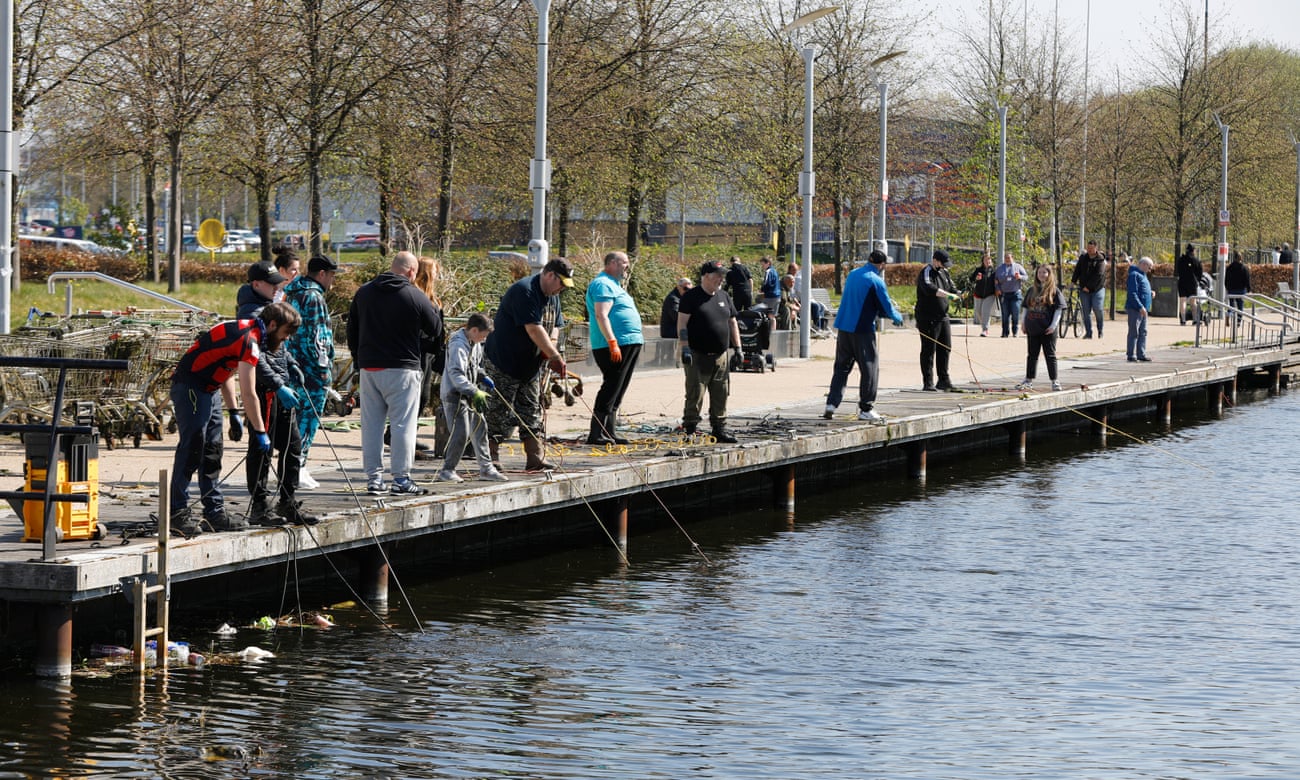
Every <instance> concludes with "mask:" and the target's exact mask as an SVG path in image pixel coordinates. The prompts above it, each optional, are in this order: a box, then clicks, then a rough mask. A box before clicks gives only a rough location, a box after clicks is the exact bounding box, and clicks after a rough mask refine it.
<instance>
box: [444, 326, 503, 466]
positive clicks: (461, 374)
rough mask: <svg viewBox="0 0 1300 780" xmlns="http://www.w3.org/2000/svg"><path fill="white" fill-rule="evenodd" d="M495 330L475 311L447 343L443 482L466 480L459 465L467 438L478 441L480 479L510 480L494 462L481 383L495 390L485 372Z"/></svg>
mask: <svg viewBox="0 0 1300 780" xmlns="http://www.w3.org/2000/svg"><path fill="white" fill-rule="evenodd" d="M491 330H492V325H491V324H490V323H489V322H488V318H487V317H484V316H483V315H482V314H479V313H478V312H475V313H473V314H471V315H469V320H468V321H467V322H466V323H465V327H463V328H461V329H460V330H458V331H456V332H455V333H454V334H452V337H451V340H450V341H449V342H448V343H447V366H446V369H445V370H444V371H443V374H442V391H441V395H442V412H443V414H444V415H446V417H447V426H448V427H449V428H450V429H451V438H450V439H448V441H447V457H446V460H444V461H443V464H442V471H439V472H438V479H439V480H441V481H443V482H464V481H465V480H464V479H462V478H461V476H460V475H459V474H457V473H456V464H457V463H459V462H460V456H461V455H462V454H464V452H465V441H466V439H468V440H469V441H471V442H473V444H474V457H475V458H477V459H478V476H479V479H486V480H489V481H492V482H505V481H506V475H504V474H502V473H501V472H500V471H497V469H496V467H495V466H493V465H492V456H491V454H490V453H489V451H488V439H487V421H486V420H484V419H483V410H484V409H486V408H487V401H488V394H487V393H486V392H484V391H483V390H481V389H480V388H479V386H478V385H479V383H480V382H481V383H483V385H484V386H485V387H487V388H488V389H489V390H490V389H492V380H491V379H488V378H487V377H486V376H485V375H484V374H483V342H484V340H486V339H487V337H488V333H489V332H490V331H491Z"/></svg>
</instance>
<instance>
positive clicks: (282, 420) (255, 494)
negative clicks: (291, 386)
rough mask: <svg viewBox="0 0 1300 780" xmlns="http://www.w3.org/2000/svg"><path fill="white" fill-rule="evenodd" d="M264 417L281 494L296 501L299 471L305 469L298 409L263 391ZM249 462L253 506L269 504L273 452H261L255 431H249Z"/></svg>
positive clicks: (247, 470) (248, 473) (284, 497)
mask: <svg viewBox="0 0 1300 780" xmlns="http://www.w3.org/2000/svg"><path fill="white" fill-rule="evenodd" d="M258 400H259V401H260V402H261V404H262V419H263V420H267V421H269V422H268V423H267V430H266V434H267V435H268V436H270V437H271V452H274V453H275V454H276V461H275V470H276V473H277V474H279V476H280V490H279V496H280V499H281V500H282V501H285V502H289V501H293V495H294V492H295V491H296V490H297V489H298V473H299V472H300V471H301V470H302V435H301V434H300V433H299V431H298V420H297V418H296V416H295V415H296V411H295V410H293V409H285V408H284V407H282V406H281V405H280V403H279V402H278V401H276V400H275V396H272V395H267V394H264V393H263V394H260V395H259V398H258ZM246 435H247V436H248V461H247V462H246V464H245V476H246V477H247V478H248V493H249V495H251V496H252V498H253V501H252V505H253V506H257V505H258V504H259V503H260V504H266V503H267V502H268V501H269V500H270V496H269V495H268V494H269V492H270V491H269V488H268V487H267V481H268V476H269V474H268V472H270V470H271V452H262V451H261V450H260V449H258V448H257V443H256V442H255V441H254V440H253V435H252V431H251V430H250V431H247V432H246Z"/></svg>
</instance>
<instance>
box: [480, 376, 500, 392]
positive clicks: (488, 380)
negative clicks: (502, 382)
mask: <svg viewBox="0 0 1300 780" xmlns="http://www.w3.org/2000/svg"><path fill="white" fill-rule="evenodd" d="M478 381H479V384H481V385H483V386H484V387H486V388H487V389H488V390H495V389H497V383H496V382H493V381H492V377H490V376H488V375H487V374H484V375H483V376H481V377H479V380H478Z"/></svg>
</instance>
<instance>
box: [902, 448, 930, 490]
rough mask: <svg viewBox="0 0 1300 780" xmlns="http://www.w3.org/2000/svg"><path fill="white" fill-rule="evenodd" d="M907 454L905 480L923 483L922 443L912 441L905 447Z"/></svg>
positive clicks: (924, 453) (924, 452) (923, 449)
mask: <svg viewBox="0 0 1300 780" xmlns="http://www.w3.org/2000/svg"><path fill="white" fill-rule="evenodd" d="M905 449H906V452H907V478H908V479H915V480H920V481H922V482H924V481H925V457H926V447H925V442H923V441H914V442H912V443H911V444H908V445H906V447H905Z"/></svg>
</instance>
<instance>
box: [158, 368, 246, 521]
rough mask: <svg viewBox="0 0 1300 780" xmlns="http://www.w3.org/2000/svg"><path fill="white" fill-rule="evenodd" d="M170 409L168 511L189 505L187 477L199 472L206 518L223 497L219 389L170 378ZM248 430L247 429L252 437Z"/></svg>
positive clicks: (219, 508) (217, 511)
mask: <svg viewBox="0 0 1300 780" xmlns="http://www.w3.org/2000/svg"><path fill="white" fill-rule="evenodd" d="M171 399H172V413H173V414H174V415H175V416H176V433H177V435H178V437H179V440H178V441H177V442H176V456H175V458H174V459H173V460H172V475H171V486H170V488H169V489H170V492H171V504H172V505H171V514H172V516H173V517H174V516H176V515H177V514H179V513H180V512H181V510H184V509H188V508H189V506H190V480H191V479H192V478H193V477H194V472H196V471H197V472H198V474H199V500H200V501H202V502H203V516H204V517H207V518H209V519H211V518H213V517H216V516H217V515H218V514H220V513H221V511H222V507H223V505H224V504H225V500H224V498H223V496H222V495H221V456H222V454H223V451H224V443H223V440H222V438H221V437H222V435H223V431H222V430H221V392H220V391H219V390H211V391H204V390H203V388H200V387H195V386H193V385H189V384H185V383H183V382H172V387H171ZM252 435H253V434H252V432H251V431H250V432H249V433H248V436H249V438H250V439H251V438H252Z"/></svg>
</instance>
